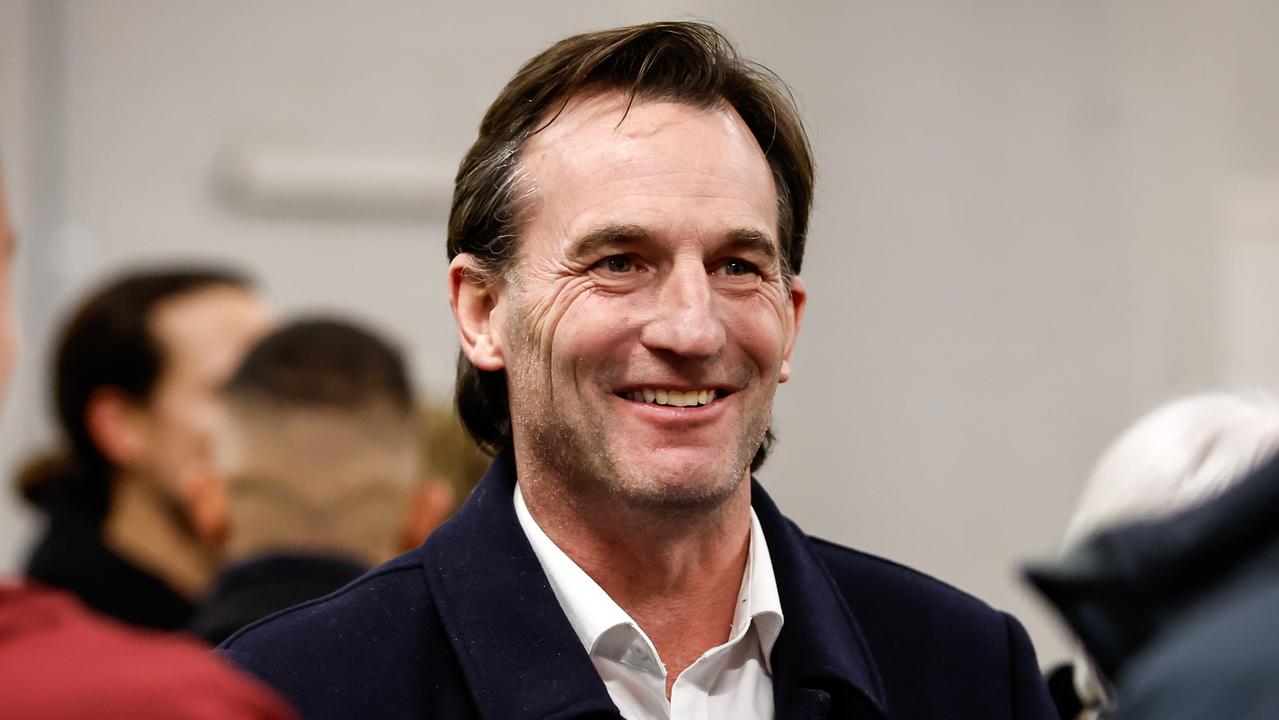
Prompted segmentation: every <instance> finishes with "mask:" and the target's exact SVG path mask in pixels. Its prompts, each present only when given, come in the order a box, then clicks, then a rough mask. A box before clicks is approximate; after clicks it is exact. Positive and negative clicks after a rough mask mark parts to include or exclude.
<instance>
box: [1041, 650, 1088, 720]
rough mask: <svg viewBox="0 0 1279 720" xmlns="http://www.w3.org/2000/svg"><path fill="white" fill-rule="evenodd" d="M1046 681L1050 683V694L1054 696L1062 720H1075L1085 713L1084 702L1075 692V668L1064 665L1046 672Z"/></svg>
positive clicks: (1054, 703)
mask: <svg viewBox="0 0 1279 720" xmlns="http://www.w3.org/2000/svg"><path fill="white" fill-rule="evenodd" d="M1044 679H1045V680H1047V681H1048V694H1049V695H1051V696H1052V699H1053V705H1055V706H1056V707H1057V714H1058V715H1059V716H1061V719H1062V720H1073V719H1074V718H1077V717H1079V713H1081V712H1083V711H1084V703H1083V700H1081V699H1080V697H1079V693H1078V692H1077V691H1076V690H1075V666H1074V665H1072V664H1071V663H1063V664H1061V665H1057V666H1056V667H1054V668H1052V669H1050V670H1048V671H1046V672H1045V673H1044Z"/></svg>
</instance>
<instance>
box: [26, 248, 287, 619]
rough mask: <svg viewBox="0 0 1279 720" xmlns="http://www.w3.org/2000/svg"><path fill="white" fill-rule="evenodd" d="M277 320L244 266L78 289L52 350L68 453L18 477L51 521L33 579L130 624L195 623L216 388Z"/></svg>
mask: <svg viewBox="0 0 1279 720" xmlns="http://www.w3.org/2000/svg"><path fill="white" fill-rule="evenodd" d="M271 325H272V312H271V310H270V309H269V308H268V307H267V305H266V303H265V302H264V301H263V300H262V299H261V298H260V297H259V296H258V295H257V294H256V293H255V292H254V290H253V288H252V287H251V285H250V283H249V281H248V280H247V279H246V278H245V277H244V276H242V275H240V274H238V273H236V272H232V271H227V270H222V269H216V268H209V267H196V266H191V267H166V268H154V269H146V270H138V271H133V272H129V273H127V274H124V275H122V276H119V277H116V278H115V279H113V280H111V281H110V282H108V283H106V284H105V285H104V286H102V287H101V288H100V289H98V290H97V291H96V292H94V293H92V294H91V295H90V296H89V297H88V298H87V299H85V300H84V302H83V303H82V304H81V305H80V307H79V308H78V309H77V310H76V311H75V313H74V314H73V315H72V317H71V319H70V321H69V323H68V324H67V325H66V327H65V328H64V329H63V331H62V334H61V339H60V341H59V342H58V345H57V348H56V351H55V355H54V369H53V378H52V380H53V394H54V398H53V400H54V403H53V404H54V406H55V408H56V411H57V420H58V424H59V425H60V429H61V432H62V436H63V440H64V451H63V452H62V453H60V454H57V455H54V456H49V457H41V458H39V459H37V460H35V461H33V462H31V463H29V464H28V466H27V467H26V468H25V469H24V471H23V472H22V473H21V474H20V476H19V479H18V484H19V487H20V490H21V492H22V494H23V496H25V497H26V499H27V500H29V501H30V502H31V503H32V504H33V505H34V506H36V507H37V508H38V509H39V510H41V511H42V512H43V514H44V515H45V516H46V518H47V521H48V524H47V529H46V531H45V532H44V534H43V536H42V537H41V538H40V539H39V541H38V542H37V544H36V545H35V548H34V550H33V551H32V553H31V556H30V559H29V561H28V564H27V574H28V575H29V576H30V577H32V578H34V579H36V580H39V581H40V582H42V583H44V584H46V585H50V586H54V587H59V588H64V589H66V590H69V591H71V592H72V593H74V594H76V595H77V596H79V597H80V599H81V600H83V601H84V602H85V603H87V604H88V605H89V606H90V607H93V608H94V609H96V610H98V611H99V612H102V613H105V614H107V615H111V616H113V617H116V618H119V619H121V620H124V621H125V622H128V623H132V624H135V625H140V626H146V627H153V628H158V629H167V630H172V629H178V628H182V627H185V626H186V624H187V623H188V622H190V620H191V613H192V612H193V610H194V608H195V605H194V600H195V599H196V598H197V597H198V596H199V594H200V593H202V592H204V591H205V590H206V588H207V585H208V583H209V581H210V580H211V578H212V573H213V562H214V558H213V555H212V553H211V552H210V550H209V548H207V547H205V546H203V545H202V544H201V542H200V540H199V537H198V536H197V534H196V532H195V529H194V526H193V524H192V519H191V516H190V504H189V501H190V496H191V492H192V490H193V483H194V482H196V481H197V480H198V479H200V478H202V477H204V476H205V475H207V468H208V466H209V464H210V463H211V462H212V456H211V452H210V443H211V440H212V437H211V434H212V432H213V429H214V428H215V426H216V423H217V422H218V419H219V415H220V413H221V402H220V400H219V396H218V393H219V389H220V388H221V386H222V384H223V383H224V382H225V381H226V379H227V378H228V377H229V376H230V374H231V372H232V371H233V370H234V369H235V367H236V365H237V364H238V363H239V361H240V358H241V357H243V355H244V353H245V352H246V351H247V350H248V348H249V346H250V345H251V344H252V343H253V342H254V341H255V340H256V339H257V338H258V337H260V336H261V335H262V334H263V333H264V332H266V330H267V329H268V328H269V327H270V326H271Z"/></svg>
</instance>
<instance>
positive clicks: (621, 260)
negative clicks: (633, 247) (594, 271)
mask: <svg viewBox="0 0 1279 720" xmlns="http://www.w3.org/2000/svg"><path fill="white" fill-rule="evenodd" d="M596 265H597V267H599V268H600V269H602V270H606V271H607V272H609V273H611V274H614V275H625V274H626V273H630V272H635V270H636V267H635V261H634V260H633V259H632V258H631V256H630V255H609V256H608V257H606V258H604V259H603V260H600V261H599V262H598V263H596Z"/></svg>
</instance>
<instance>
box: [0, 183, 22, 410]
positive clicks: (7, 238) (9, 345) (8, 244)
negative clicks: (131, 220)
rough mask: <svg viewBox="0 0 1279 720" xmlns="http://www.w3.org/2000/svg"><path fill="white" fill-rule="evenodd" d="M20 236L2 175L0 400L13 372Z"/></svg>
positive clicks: (0, 203) (0, 227)
mask: <svg viewBox="0 0 1279 720" xmlns="http://www.w3.org/2000/svg"><path fill="white" fill-rule="evenodd" d="M17 244H18V236H17V233H15V232H14V230H13V226H12V225H11V224H10V223H9V206H8V205H7V204H6V200H5V190H4V175H3V174H0V400H3V399H4V389H5V386H6V385H8V382H9V373H10V372H11V371H12V370H13V354H14V352H13V345H14V341H13V318H12V315H11V312H12V311H11V310H10V308H9V294H10V293H11V292H12V289H11V288H10V286H9V275H10V270H11V268H12V266H13V255H14V252H15V251H16V250H17Z"/></svg>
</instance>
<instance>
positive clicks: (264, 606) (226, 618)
mask: <svg viewBox="0 0 1279 720" xmlns="http://www.w3.org/2000/svg"><path fill="white" fill-rule="evenodd" d="M366 571H368V567H367V566H365V565H362V564H360V563H357V562H354V561H352V560H348V559H346V558H340V557H323V556H319V555H301V554H294V555H288V554H270V555H259V556H256V557H253V558H250V559H248V560H246V561H245V562H242V563H239V564H236V565H234V566H232V567H230V568H227V569H226V570H224V571H222V573H221V574H219V575H218V579H217V582H216V584H215V585H214V587H213V593H212V594H211V595H210V596H209V598H208V599H207V600H205V601H204V602H203V603H202V604H201V605H200V607H199V608H198V609H197V610H196V612H195V619H194V620H192V621H191V626H190V628H189V629H190V631H191V632H192V633H193V634H194V635H196V636H198V637H200V638H203V639H204V640H206V641H208V642H209V644H211V645H217V644H218V643H220V642H222V641H223V640H226V639H227V638H228V637H229V636H230V635H231V633H233V632H235V631H236V630H239V629H240V628H242V627H244V626H245V625H248V624H249V623H251V622H253V621H255V620H261V619H262V618H264V617H266V616H268V615H271V614H273V613H276V612H279V611H280V610H283V609H285V608H288V607H292V606H294V605H297V604H298V603H302V602H306V601H307V600H311V599H314V598H318V597H320V596H321V595H328V594H329V593H331V592H333V591H334V590H337V589H338V588H340V587H342V586H343V585H345V584H347V583H349V582H351V581H352V580H354V579H355V578H357V577H359V576H360V575H363V574H364V573H365V572H366Z"/></svg>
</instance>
